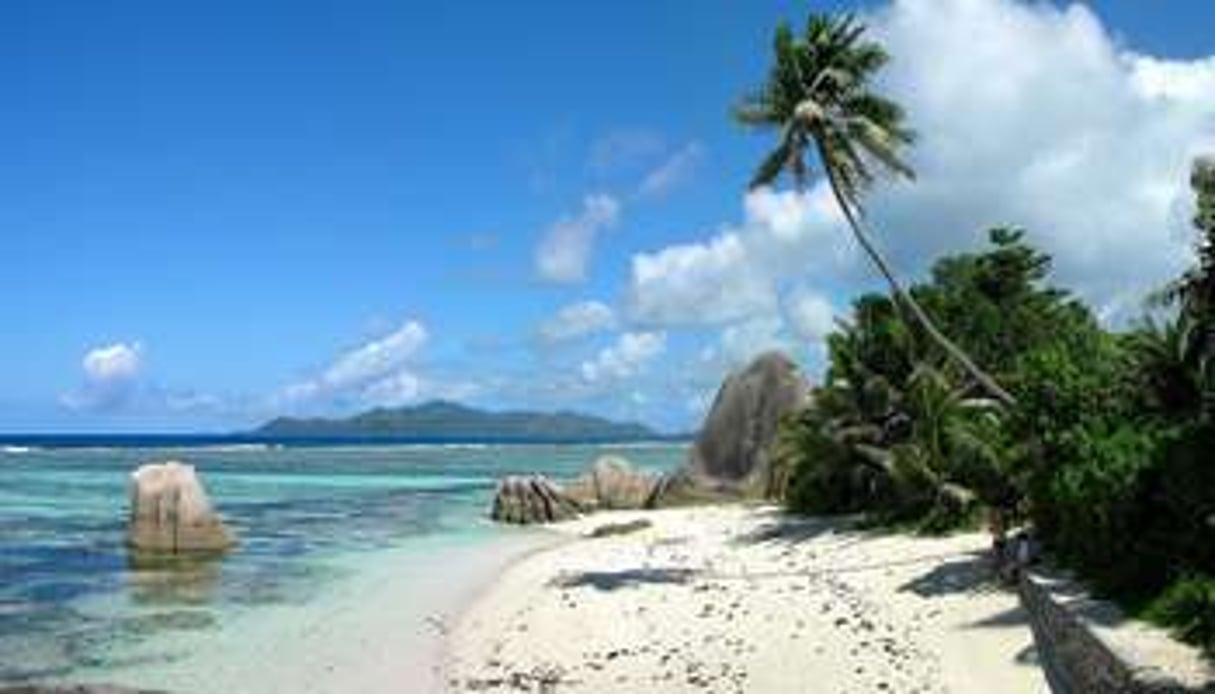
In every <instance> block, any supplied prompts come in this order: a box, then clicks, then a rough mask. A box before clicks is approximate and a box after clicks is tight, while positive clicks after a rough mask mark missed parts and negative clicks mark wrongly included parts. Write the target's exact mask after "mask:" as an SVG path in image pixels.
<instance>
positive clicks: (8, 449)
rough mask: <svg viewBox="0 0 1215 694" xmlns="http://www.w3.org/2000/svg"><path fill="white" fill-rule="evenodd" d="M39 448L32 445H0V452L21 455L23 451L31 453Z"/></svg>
mask: <svg viewBox="0 0 1215 694" xmlns="http://www.w3.org/2000/svg"><path fill="white" fill-rule="evenodd" d="M37 450H40V449H38V448H36V447H34V446H0V453H8V454H10V455H21V454H23V453H33V452H34V451H37Z"/></svg>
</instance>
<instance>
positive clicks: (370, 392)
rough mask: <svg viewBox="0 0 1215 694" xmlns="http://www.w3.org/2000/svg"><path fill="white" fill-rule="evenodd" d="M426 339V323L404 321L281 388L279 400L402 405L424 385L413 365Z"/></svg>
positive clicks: (427, 336) (287, 404) (289, 403)
mask: <svg viewBox="0 0 1215 694" xmlns="http://www.w3.org/2000/svg"><path fill="white" fill-rule="evenodd" d="M428 339H429V333H428V332H427V330H426V327H425V326H423V325H422V324H421V323H419V322H418V321H415V320H410V321H406V322H405V323H404V324H402V325H401V326H400V327H399V328H397V329H396V330H395V331H393V332H391V333H389V334H388V335H385V336H384V337H381V338H379V339H375V340H371V341H369V342H366V343H364V344H362V345H359V346H357V347H355V348H353V349H350V350H348V351H346V352H344V353H342V354H340V355H338V357H337V358H336V359H334V360H333V362H332V363H331V364H330V365H329V366H328V367H326V368H325V369H324V370H323V371H322V372H321V373H320V374H318V375H317V376H315V377H313V378H309V379H305V380H302V381H299V382H296V383H293V384H291V385H289V386H287V387H286V388H284V389H282V390H281V391H280V392H279V393H278V395H277V397H276V398H275V400H276V404H279V405H285V406H293V405H309V404H327V403H334V402H345V401H354V402H356V403H358V404H361V405H398V404H402V403H405V402H408V401H410V400H414V399H416V398H417V397H418V395H419V394H420V392H421V388H422V381H421V378H420V377H419V376H418V375H417V374H416V373H415V371H414V368H415V366H416V363H417V358H418V355H419V353H420V352H421V351H422V348H423V347H424V346H425V345H426V342H427V340H428Z"/></svg>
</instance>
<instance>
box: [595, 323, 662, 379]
mask: <svg viewBox="0 0 1215 694" xmlns="http://www.w3.org/2000/svg"><path fill="white" fill-rule="evenodd" d="M666 346H667V336H666V333H663V332H630V333H624V334H623V335H621V336H620V337H619V339H617V340H616V342H615V343H613V344H612V345H609V346H607V347H604V348H603V349H602V350H600V351H599V353H598V354H597V355H596V356H595V358H594V359H589V360H587V361H584V362H582V368H581V373H582V378H583V380H584V381H586V382H587V383H603V382H610V381H622V380H626V379H629V378H632V377H634V376H637V375H638V374H640V373H641V372H642V370H643V369H644V368H645V367H646V365H647V364H648V363H649V362H651V361H653V360H654V359H655V358H657V357H658V356H660V355H661V354H662V353H663V351H665V350H666Z"/></svg>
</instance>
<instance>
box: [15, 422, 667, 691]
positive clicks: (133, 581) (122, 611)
mask: <svg viewBox="0 0 1215 694" xmlns="http://www.w3.org/2000/svg"><path fill="white" fill-rule="evenodd" d="M607 448H611V447H603V446H573V445H563V446H540V445H536V446H524V445H512V446H437V445H436V446H409V445H398V446H350V447H323V448H322V447H309V448H273V447H250V446H240V447H229V448H223V447H208V448H179V449H152V450H149V449H130V448H127V449H122V448H119V449H105V448H97V449H55V450H20V449H18V450H5V451H2V452H0V681H13V680H17V681H20V680H38V679H72V678H75V677H77V676H79V675H81V674H82V673H87V674H88V675H89V676H90V677H94V676H98V675H100V676H102V677H103V678H104V679H106V680H107V681H111V682H124V681H140V682H147V681H148V680H149V677H148V676H147V675H148V673H149V672H155V671H157V670H156V669H157V668H162V667H163V666H164V664H165V663H166V662H169V661H181V660H182V659H187V660H188V659H189V658H191V657H193V655H194V654H192V653H190V652H189V647H188V646H183V644H204V643H208V642H209V641H215V640H216V639H227V638H229V637H232V638H238V637H239V636H240V632H241V631H242V630H244V631H247V630H248V629H249V628H250V625H256V624H257V622H258V621H259V620H261V619H262V617H263V616H266V617H267V619H270V618H271V616H272V615H275V614H282V612H283V610H282V609H280V608H282V607H284V606H287V607H292V608H299V609H300V610H304V611H307V610H312V609H316V610H323V609H325V608H326V600H327V599H328V597H329V596H331V595H332V594H334V593H335V592H337V591H340V590H341V587H342V586H347V587H348V586H351V585H357V581H358V580H359V578H360V576H359V574H360V572H365V571H370V570H371V569H370V567H376V566H379V567H380V568H379V570H382V569H383V563H384V562H385V561H392V562H398V563H399V562H402V561H408V558H409V557H411V556H417V557H423V556H431V557H433V556H436V554H437V553H441V552H442V551H443V550H444V549H451V548H457V549H458V550H459V551H462V552H464V553H465V554H470V553H475V550H476V548H477V547H479V546H485V545H486V543H493V542H495V541H499V540H501V539H502V538H504V537H506V536H509V535H511V533H512V531H511V530H510V529H504V528H500V527H496V526H494V525H493V524H492V523H490V522H488V521H487V520H486V518H485V513H486V509H487V508H488V506H489V502H490V499H491V497H492V492H493V485H494V483H495V482H496V480H497V479H498V477H499V476H501V475H504V474H516V473H525V472H542V473H545V474H548V475H550V476H553V477H555V478H568V477H571V476H573V475H575V474H577V473H578V472H580V471H581V470H583V469H584V468H585V467H586V466H587V465H588V463H589V462H590V461H591V460H593V459H594V458H595V457H596V456H597V455H599V454H602V453H604V452H607V451H606V449H607ZM612 452H616V453H620V454H623V455H625V456H626V457H627V458H629V459H630V460H631V461H633V463H634V464H635V465H637V466H639V467H641V468H643V469H651V470H665V469H670V468H671V467H673V466H674V465H675V464H676V463H677V462H678V461H679V460H680V459H681V458H682V455H683V449H682V447H680V446H673V445H655V446H630V447H625V448H623V449H620V448H613V449H612ZM166 459H180V460H184V461H186V462H189V463H192V464H194V465H195V466H196V467H197V468H198V470H199V473H200V475H201V476H202V478H203V480H204V483H205V484H206V486H207V489H208V492H209V493H210V495H211V497H212V500H213V502H214V503H216V505H217V506H218V508H219V510H220V512H221V513H222V515H223V516H224V517H225V519H226V520H227V521H228V522H229V524H231V525H232V526H234V527H235V528H236V530H237V533H238V535H239V537H240V546H239V548H238V549H237V550H236V551H235V552H233V553H231V554H230V555H228V556H227V557H225V558H223V559H222V560H218V561H202V562H191V563H185V562H177V563H169V564H165V563H163V562H161V563H157V564H147V563H140V562H137V561H135V560H134V559H133V558H132V557H130V556H129V555H128V553H127V552H126V550H125V548H124V546H123V537H124V536H123V533H124V529H125V527H124V520H125V514H126V512H127V487H126V485H127V479H128V475H129V473H130V471H131V470H132V469H133V468H134V467H135V466H136V465H138V464H140V463H142V462H148V461H160V460H166ZM451 556H453V557H455V556H456V554H452V555H451ZM364 567H367V568H366V569H365V568H364ZM406 573H407V572H406ZM400 574H401V572H400V571H396V572H395V573H394V578H393V581H394V582H397V583H399V581H400V580H408V579H407V578H400V577H399V575H400ZM419 580H421V579H419ZM429 580H432V581H433V576H432V577H431V579H429ZM396 590H398V592H399V591H400V590H401V587H400V586H399V585H398V586H397V588H396ZM423 592H424V591H423V590H422V587H421V585H419V591H418V595H419V596H421V595H422V594H423ZM405 593H406V594H408V593H409V591H408V587H406V590H405ZM419 600H433V598H432V597H425V598H422V597H419ZM183 637H184V638H183ZM183 649H184V650H183ZM205 661H206V658H203V657H200V659H199V662H200V663H201V662H205ZM152 680H153V681H155V678H152Z"/></svg>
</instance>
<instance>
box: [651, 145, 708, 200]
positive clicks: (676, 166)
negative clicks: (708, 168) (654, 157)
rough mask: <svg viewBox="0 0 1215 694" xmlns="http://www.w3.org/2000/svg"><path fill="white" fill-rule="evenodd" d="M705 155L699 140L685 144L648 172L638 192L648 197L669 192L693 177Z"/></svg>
mask: <svg viewBox="0 0 1215 694" xmlns="http://www.w3.org/2000/svg"><path fill="white" fill-rule="evenodd" d="M704 156H705V152H704V146H702V145H701V144H700V143H699V142H690V143H688V144H687V145H684V146H683V147H682V148H680V149H678V150H676V151H675V152H674V153H673V154H671V155H670V156H669V157H667V159H666V160H665V161H663V162H662V163H661V164H659V165H658V166H657V167H655V168H654V169H653V170H652V171H650V172H649V173H648V174H646V176H645V178H644V179H642V181H641V185H640V186H639V187H638V189H637V190H638V192H639V193H640V194H641V195H643V196H647V197H657V196H662V195H665V194H667V193H668V192H670V191H671V190H672V189H674V188H676V187H678V186H680V185H682V184H683V183H684V182H686V181H687V180H688V179H689V178H691V177H692V174H694V173H695V172H696V169H697V167H699V166H700V163H701V161H703V160H704Z"/></svg>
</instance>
